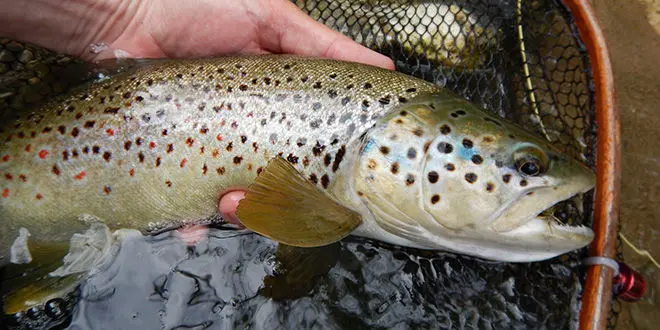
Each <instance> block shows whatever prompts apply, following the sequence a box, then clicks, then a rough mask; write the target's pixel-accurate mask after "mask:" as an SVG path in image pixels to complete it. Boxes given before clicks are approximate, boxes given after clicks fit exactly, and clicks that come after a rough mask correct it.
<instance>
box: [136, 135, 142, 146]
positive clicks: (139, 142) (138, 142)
mask: <svg viewBox="0 0 660 330" xmlns="http://www.w3.org/2000/svg"><path fill="white" fill-rule="evenodd" d="M142 142H144V140H143V139H142V138H141V137H138V138H137V139H135V144H137V145H139V146H141V145H142Z"/></svg>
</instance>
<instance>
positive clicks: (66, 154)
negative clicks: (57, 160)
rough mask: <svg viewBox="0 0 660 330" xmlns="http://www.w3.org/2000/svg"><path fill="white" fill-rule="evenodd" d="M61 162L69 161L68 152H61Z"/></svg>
mask: <svg viewBox="0 0 660 330" xmlns="http://www.w3.org/2000/svg"><path fill="white" fill-rule="evenodd" d="M62 160H65V161H66V160H69V151H68V150H64V151H62Z"/></svg>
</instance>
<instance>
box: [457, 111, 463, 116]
mask: <svg viewBox="0 0 660 330" xmlns="http://www.w3.org/2000/svg"><path fill="white" fill-rule="evenodd" d="M456 113H457V114H459V115H461V116H463V115H465V111H463V110H458V111H456Z"/></svg>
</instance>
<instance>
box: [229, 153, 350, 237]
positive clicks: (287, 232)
mask: <svg viewBox="0 0 660 330" xmlns="http://www.w3.org/2000/svg"><path fill="white" fill-rule="evenodd" d="M236 215H237V216H238V218H239V219H240V221H241V223H243V225H245V227H247V228H249V229H250V230H252V231H255V232H257V233H259V234H261V235H264V236H266V237H269V238H271V239H273V240H276V241H278V242H280V243H284V244H287V245H291V246H299V247H314V246H323V245H328V244H330V243H333V242H336V241H338V240H340V239H342V238H344V237H346V236H348V235H349V234H350V233H351V232H352V231H353V230H354V229H355V228H356V227H357V226H358V225H359V224H360V223H361V221H362V220H361V218H360V215H359V214H358V213H356V212H354V211H352V210H350V209H348V208H346V207H344V206H342V205H340V204H338V203H337V202H335V201H334V200H332V199H330V197H328V196H327V195H326V194H325V193H324V192H322V191H321V190H319V188H318V187H317V186H316V185H314V184H312V183H311V182H310V181H308V180H307V179H306V178H305V177H303V176H302V175H301V174H300V173H299V172H298V171H297V170H296V169H295V168H294V167H293V166H292V165H291V164H289V162H287V161H286V160H284V159H282V158H280V157H277V158H275V159H273V160H271V161H270V163H269V164H268V166H266V168H265V169H264V170H263V171H262V172H261V174H260V175H259V176H258V177H257V179H256V181H255V182H254V183H253V184H252V185H250V186H249V187H248V191H247V193H246V195H245V198H244V199H243V200H241V201H240V203H239V204H238V209H237V211H236Z"/></svg>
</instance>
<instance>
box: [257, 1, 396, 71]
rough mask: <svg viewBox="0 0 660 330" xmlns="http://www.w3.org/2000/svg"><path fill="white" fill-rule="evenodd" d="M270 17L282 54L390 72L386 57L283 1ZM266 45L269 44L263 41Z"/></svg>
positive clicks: (391, 64) (390, 64) (390, 61)
mask: <svg viewBox="0 0 660 330" xmlns="http://www.w3.org/2000/svg"><path fill="white" fill-rule="evenodd" d="M282 2H283V3H282V5H280V6H277V7H276V8H275V9H274V12H273V13H271V15H270V17H272V19H270V21H269V22H268V23H267V24H270V25H271V27H272V29H273V30H274V32H275V34H276V35H277V36H278V38H277V41H278V42H279V48H280V50H281V51H282V52H284V53H291V54H299V55H310V56H319V57H326V58H333V59H337V60H342V61H351V62H359V63H364V64H369V65H374V66H379V67H383V68H386V69H390V70H393V69H394V64H393V63H392V60H391V59H389V58H388V57H386V56H384V55H382V54H379V53H377V52H375V51H373V50H371V49H368V48H366V47H364V46H362V45H360V44H358V43H357V42H355V41H353V40H351V39H350V38H348V37H346V36H344V35H342V34H341V33H339V32H336V31H333V30H332V29H330V28H328V27H327V26H325V25H323V24H321V23H319V22H317V21H315V20H313V19H312V18H311V17H309V16H307V15H306V14H305V13H304V12H302V11H301V10H300V9H299V8H298V7H296V6H295V5H294V4H293V3H291V2H288V1H282ZM266 42H268V41H266Z"/></svg>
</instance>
